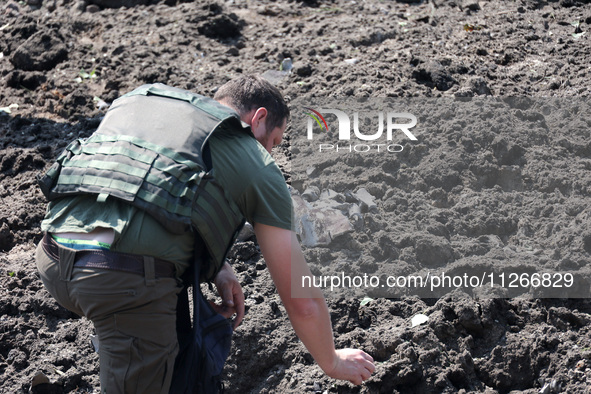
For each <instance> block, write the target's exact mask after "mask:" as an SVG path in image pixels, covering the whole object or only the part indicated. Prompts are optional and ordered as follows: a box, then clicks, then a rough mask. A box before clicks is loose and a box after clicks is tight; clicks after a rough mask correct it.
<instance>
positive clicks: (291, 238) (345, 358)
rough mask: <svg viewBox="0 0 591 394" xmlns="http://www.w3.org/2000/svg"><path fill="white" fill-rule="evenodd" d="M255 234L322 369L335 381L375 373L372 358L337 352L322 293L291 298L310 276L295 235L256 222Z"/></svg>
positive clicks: (356, 381) (355, 352)
mask: <svg viewBox="0 0 591 394" xmlns="http://www.w3.org/2000/svg"><path fill="white" fill-rule="evenodd" d="M255 233H256V236H257V240H258V243H259V245H260V247H261V251H262V252H263V256H264V258H265V262H266V263H267V268H268V269H269V272H270V273H271V277H272V278H273V282H274V283H275V286H276V287H277V291H278V293H279V296H280V297H281V301H282V302H283V305H284V306H285V309H286V310H287V314H288V316H289V319H290V321H291V325H292V326H293V328H294V330H295V332H296V334H297V335H298V337H299V338H300V339H301V341H302V342H303V343H304V345H305V346H306V348H307V349H308V351H309V352H310V354H311V355H312V357H314V360H316V362H317V363H318V365H319V366H320V367H321V368H322V370H323V371H324V372H325V373H326V374H327V375H328V376H330V377H333V378H335V379H342V380H348V381H350V382H351V383H354V384H361V383H362V382H363V381H364V380H366V379H368V378H369V376H370V375H371V373H372V372H373V371H374V370H375V367H374V364H373V358H372V357H371V356H370V355H369V354H367V353H365V352H363V351H361V350H357V349H341V350H335V347H334V339H333V334H332V325H331V322H330V315H329V312H328V308H327V306H326V302H325V301H324V297H323V295H322V292H321V291H320V290H319V289H309V290H310V292H309V294H308V297H306V298H296V297H294V296H293V295H292V281H294V285H296V286H297V285H298V284H301V277H302V276H303V275H311V272H310V269H309V268H308V265H307V264H306V261H305V259H304V255H303V254H302V251H301V249H300V246H299V242H298V240H297V237H296V235H295V233H293V232H292V231H289V230H285V229H281V228H278V227H273V226H267V225H264V224H259V223H257V224H256V225H255Z"/></svg>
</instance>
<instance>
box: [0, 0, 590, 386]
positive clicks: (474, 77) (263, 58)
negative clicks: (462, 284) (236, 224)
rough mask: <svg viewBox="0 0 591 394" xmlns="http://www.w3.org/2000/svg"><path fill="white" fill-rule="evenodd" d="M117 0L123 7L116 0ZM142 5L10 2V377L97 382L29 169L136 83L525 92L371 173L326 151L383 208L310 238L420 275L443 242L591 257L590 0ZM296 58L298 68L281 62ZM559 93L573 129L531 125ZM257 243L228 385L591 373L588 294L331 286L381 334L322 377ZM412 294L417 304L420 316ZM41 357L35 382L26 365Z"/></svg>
mask: <svg viewBox="0 0 591 394" xmlns="http://www.w3.org/2000/svg"><path fill="white" fill-rule="evenodd" d="M122 3H123V4H125V5H127V6H129V7H128V8H126V7H123V8H109V7H113V6H116V5H117V4H122ZM139 3H142V4H139ZM146 3H149V2H148V1H143V2H142V1H139V0H138V1H135V0H89V1H86V2H85V1H78V2H75V1H68V0H57V1H54V0H43V1H41V0H29V1H28V4H27V1H22V2H12V1H6V2H3V3H2V5H1V8H0V36H1V37H2V39H0V86H1V88H0V108H2V110H0V149H1V153H0V199H1V206H2V209H1V210H0V261H1V265H0V289H1V290H0V291H1V292H0V382H1V383H0V385H1V386H0V392H2V393H20V392H28V391H29V390H32V391H33V392H43V393H61V392H98V358H97V355H96V353H94V351H93V349H92V347H91V345H90V336H91V335H92V333H93V330H92V325H91V324H90V323H89V322H88V321H87V320H85V319H79V318H77V317H76V316H74V315H72V314H70V313H68V312H67V311H66V310H64V309H63V308H61V307H60V306H58V305H57V304H56V303H55V302H54V301H53V299H52V298H51V297H50V296H49V295H48V293H47V292H46V291H45V290H44V289H43V287H42V285H41V282H40V280H39V278H38V276H37V274H36V272H35V267H34V261H33V257H32V256H33V251H34V248H35V244H36V243H37V242H38V241H39V239H40V233H39V223H40V221H41V219H42V217H43V215H44V211H45V201H44V199H43V198H42V195H41V193H40V191H39V190H38V188H37V186H36V184H35V175H36V174H37V173H38V172H39V171H42V170H43V169H44V168H46V167H47V165H48V163H49V162H50V161H51V160H52V159H53V158H54V157H55V156H56V155H57V154H58V153H59V151H60V150H61V149H62V148H63V147H64V146H65V145H66V143H67V142H68V141H69V140H71V139H73V138H76V137H84V136H88V135H89V134H90V133H91V132H92V131H93V130H94V128H95V127H96V126H97V125H98V123H99V121H100V118H101V116H102V114H103V113H104V111H105V110H106V107H107V106H108V104H109V103H111V102H112V101H113V100H114V99H115V98H116V97H118V96H119V95H121V94H123V93H125V92H127V91H129V90H131V89H133V88H134V87H136V86H138V85H140V84H142V83H149V82H163V83H168V84H171V85H175V86H178V87H181V88H187V89H192V90H194V91H197V92H200V93H202V94H207V95H209V94H212V93H213V92H214V91H215V89H216V88H217V87H218V86H220V85H221V84H222V83H223V82H225V81H226V80H228V79H229V78H231V77H232V76H234V75H236V74H239V73H264V72H267V71H271V72H270V73H268V74H267V75H269V77H270V78H272V79H274V80H275V81H276V83H277V84H278V86H279V87H280V88H281V89H282V90H283V91H284V92H285V94H286V95H287V96H288V97H289V98H290V100H293V102H294V103H296V100H297V99H303V100H304V101H305V100H308V99H310V100H311V99H312V98H313V97H354V98H360V97H419V98H421V97H422V98H438V97H449V98H457V97H473V96H481V95H490V96H493V97H504V96H517V97H521V98H524V99H523V100H525V101H524V102H520V103H519V105H518V106H516V107H513V109H514V112H513V115H514V116H517V117H524V118H526V119H528V121H529V122H531V123H532V127H531V129H530V130H525V131H523V132H520V133H517V132H515V131H512V130H507V129H505V128H503V127H498V124H488V125H487V124H486V122H485V123H484V125H483V127H478V128H476V127H470V123H469V122H466V123H464V124H462V123H459V124H456V125H455V126H456V127H454V128H442V129H440V130H438V131H437V132H433V134H430V135H421V136H420V138H419V143H418V144H415V145H412V146H410V145H409V148H412V149H407V152H409V153H408V154H406V153H405V154H402V155H399V156H394V157H393V158H392V160H390V161H388V162H385V163H380V169H381V170H382V171H381V172H380V174H376V170H375V169H371V170H369V171H361V172H359V170H358V169H355V167H361V168H362V169H363V168H365V169H367V167H368V166H367V165H368V163H365V162H364V161H363V160H361V161H360V162H356V161H353V162H351V161H350V160H349V161H347V160H335V161H333V162H330V161H329V162H328V164H326V163H325V164H323V168H322V171H324V174H325V175H326V174H354V175H360V178H361V180H362V182H361V184H362V185H363V186H364V187H366V189H367V190H368V192H369V193H370V194H372V195H373V197H374V198H375V202H376V206H377V211H373V212H362V223H361V224H362V225H361V226H358V227H355V230H354V231H353V232H349V233H347V234H346V235H345V236H344V237H345V238H340V239H337V240H336V241H335V242H336V243H333V244H330V245H328V246H323V247H320V248H315V249H309V250H307V251H306V253H307V254H308V255H309V257H314V256H317V257H318V256H319V257H320V258H323V259H331V258H339V257H340V255H339V253H340V250H341V249H342V248H343V247H345V246H347V247H351V245H352V243H353V245H355V244H354V242H357V244H356V245H358V246H357V248H358V250H362V251H366V252H368V253H369V256H370V257H368V259H369V260H367V259H365V260H363V261H360V262H353V264H358V265H359V267H360V269H361V270H366V271H367V270H369V271H370V272H374V271H375V270H376V268H375V267H374V265H376V264H378V263H379V264H378V266H380V267H382V266H384V262H386V261H387V262H388V264H390V266H396V267H402V271H405V272H407V273H412V272H418V271H421V270H425V269H427V268H433V267H436V266H437V265H438V263H439V261H440V260H443V261H445V262H447V263H452V264H453V263H457V264H459V265H460V266H461V264H464V263H465V262H466V261H468V262H470V261H478V262H480V263H482V264H489V265H490V266H491V267H493V268H494V269H495V270H496V272H499V273H500V272H503V270H505V269H507V270H510V269H515V268H518V267H523V266H524V265H525V266H528V267H530V268H531V267H534V268H535V267H536V266H539V267H544V268H548V269H551V270H552V271H553V272H576V273H583V274H584V273H586V272H587V270H588V268H587V267H588V264H589V254H590V252H591V227H590V226H589V215H590V214H591V211H590V208H589V206H590V204H589V193H590V191H591V177H590V176H589V169H590V167H591V161H590V159H591V142H589V141H590V139H589V130H590V129H591V125H590V124H589V122H588V121H586V120H585V118H584V117H582V116H580V117H579V116H578V113H577V111H581V112H580V114H583V113H584V112H583V111H584V110H585V109H586V108H588V107H587V106H586V105H585V102H584V101H583V98H584V97H588V96H589V93H590V92H591V82H589V81H590V80H591V79H590V78H589V74H590V66H589V64H590V63H591V62H590V60H591V59H590V57H591V54H590V51H589V34H590V33H589V26H590V24H591V5H590V4H589V2H588V1H577V0H561V1H548V2H546V1H534V0H520V1H507V2H504V1H499V2H497V1H479V2H477V1H470V0H465V1H453V2H452V1H442V0H435V1H431V2H426V1H424V2H415V3H413V2H411V1H378V0H368V1H344V0H335V1H318V2H311V1H309V2H301V1H231V2H226V3H224V2H213V1H201V0H198V1H194V2H191V1H187V2H179V3H178V4H177V2H176V1H175V0H172V1H166V2H160V3H159V4H146ZM152 3H155V2H152ZM288 57H289V58H290V59H292V61H293V69H292V70H291V73H280V72H278V70H279V69H280V65H281V63H282V61H283V60H284V59H285V58H288ZM550 97H560V98H570V99H572V103H573V104H572V106H569V107H568V108H566V107H564V104H563V105H562V107H560V106H559V108H562V109H564V110H565V111H567V112H568V114H566V115H565V116H567V118H568V119H575V120H577V119H579V118H581V119H582V120H581V121H580V122H579V124H577V125H576V126H575V127H572V128H570V129H568V132H563V131H562V130H563V129H549V128H544V127H538V126H539V122H542V123H543V122H545V121H546V120H548V122H549V121H550V118H551V116H549V114H550V113H551V112H552V111H550V112H549V113H546V112H544V108H543V106H541V105H539V104H538V103H539V102H540V101H539V100H542V101H543V99H544V98H550ZM527 98H533V99H534V100H533V101H528V100H529V99H527ZM579 99H580V100H581V103H579V102H578V101H577V100H579ZM430 100H432V99H430ZM429 102H430V103H432V101H429ZM518 107H519V108H525V109H519V108H518ZM553 108H556V107H553ZM300 110H301V109H300V108H296V107H293V111H294V112H297V111H300ZM518 110H519V111H522V112H519V113H518V112H517V111H518ZM454 114H455V113H454V112H450V116H452V115H454ZM468 115H469V114H468ZM463 116H466V114H464V115H463ZM471 116H474V117H477V114H473V115H471ZM540 117H541V118H540ZM546 118H548V119H546ZM464 119H466V117H464ZM484 120H486V119H484ZM565 130H566V129H565ZM296 131H298V132H299V129H297V127H296V124H295V123H293V124H292V127H291V128H290V130H289V131H288V136H287V137H288V138H287V141H286V144H285V145H284V146H283V147H282V148H280V149H278V150H277V152H276V155H277V158H278V161H279V163H280V164H281V165H282V167H283V168H284V170H285V171H286V175H287V178H288V179H291V175H294V174H290V166H289V160H288V159H289V157H290V155H291V153H290V151H289V150H288V149H287V148H288V146H289V144H290V139H291V137H290V135H291V134H292V133H295V132H296ZM384 174H387V176H386V175H384ZM310 175H313V174H310ZM294 178H295V175H294ZM339 179H341V181H339ZM298 182H300V183H299V184H298V186H302V187H303V186H318V187H324V186H330V187H331V188H333V189H335V191H336V192H338V193H343V194H346V193H347V192H348V191H349V189H351V188H352V187H355V188H357V187H359V186H360V184H359V183H356V184H353V183H350V182H347V181H346V176H343V177H341V178H338V177H337V182H336V184H331V185H327V184H321V183H320V184H318V180H317V179H316V180H314V179H311V178H310V179H305V180H301V179H300V180H298ZM301 191H303V190H301ZM352 191H353V192H357V190H356V189H353V190H352ZM254 241H255V240H254V239H250V240H247V241H245V242H243V243H240V244H238V245H237V247H236V248H235V249H234V250H233V252H232V254H231V256H230V257H231V259H232V260H233V261H234V263H235V267H236V270H237V271H238V275H239V278H240V280H241V281H242V283H243V285H244V290H245V293H246V296H247V304H248V308H249V310H248V315H247V317H246V319H245V321H244V323H243V324H242V325H241V327H240V328H239V329H238V330H237V331H236V333H235V335H234V347H233V351H232V354H231V357H230V359H229V360H228V364H227V367H226V370H225V371H226V372H225V373H226V387H227V389H228V391H229V392H231V393H239V392H253V393H259V392H266V393H273V392H280V391H283V392H293V393H300V392H318V393H323V392H341V393H348V392H372V393H378V392H379V393H393V392H399V393H441V392H445V393H453V392H488V393H495V392H498V393H508V392H511V391H516V392H529V393H538V392H542V393H546V394H547V393H558V392H564V393H586V392H589V391H590V390H589V388H588V387H589V386H591V383H590V382H591V369H590V368H591V333H590V332H589V323H591V303H590V302H589V299H586V298H585V299H575V298H569V299H565V298H561V299H558V298H551V299H546V298H528V299H514V298H490V297H468V296H466V295H464V294H462V293H459V292H454V293H451V294H449V295H446V296H443V297H440V298H425V299H420V298H418V297H414V296H411V295H410V296H405V297H403V298H391V299H386V298H381V297H373V300H372V301H369V302H367V301H368V300H365V302H360V299H359V298H340V299H335V298H331V299H329V306H330V308H331V311H332V320H333V323H334V329H335V336H336V342H337V344H338V345H339V346H357V347H361V348H363V349H364V350H366V351H367V352H369V353H370V354H372V355H373V357H374V358H375V359H376V361H377V371H376V373H375V374H374V376H373V377H372V378H371V379H370V380H369V381H367V382H366V383H365V384H364V385H363V386H360V387H353V386H351V385H349V384H348V383H346V382H337V381H334V380H331V379H329V378H326V377H324V376H323V375H322V373H321V372H320V370H319V369H318V368H317V367H316V366H314V364H313V362H312V360H311V358H310V356H309V355H307V353H306V352H305V349H304V348H303V346H302V345H301V344H300V343H298V341H297V339H296V337H295V335H294V334H293V332H292V330H291V328H290V326H289V323H288V320H287V318H286V314H285V311H284V309H283V308H282V307H281V304H280V301H279V299H278V297H277V295H276V293H275V289H274V287H273V285H272V284H271V281H270V278H269V275H268V272H267V271H266V269H265V266H264V260H263V259H262V258H261V257H260V255H259V254H258V252H257V248H256V246H255V243H254ZM349 257H350V255H349ZM392 257H394V258H392ZM388 259H390V260H388ZM372 267H373V268H372ZM531 269H533V268H531ZM315 270H317V271H315V272H322V267H320V268H315ZM528 272H532V271H531V270H530V271H528ZM588 291H589V289H588V287H587V288H582V289H581V292H582V293H581V294H585V292H588ZM501 295H502V293H501ZM534 295H535V293H534ZM570 296H571V297H572V294H571V295H570ZM418 313H422V314H425V315H427V316H428V317H429V320H428V321H427V322H426V323H424V324H422V325H419V326H416V327H412V326H411V323H410V320H411V318H412V317H413V316H415V315H416V314H418ZM40 373H42V374H43V375H44V376H45V377H46V379H47V380H43V378H42V376H41V375H39V376H38V377H37V379H36V380H35V381H34V377H35V376H36V375H38V374H40ZM33 383H35V384H36V385H35V386H34V387H33V388H32V385H33ZM37 383H41V384H37Z"/></svg>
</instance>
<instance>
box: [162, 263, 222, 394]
mask: <svg viewBox="0 0 591 394" xmlns="http://www.w3.org/2000/svg"><path fill="white" fill-rule="evenodd" d="M192 271H193V276H194V278H193V280H194V284H193V325H192V326H191V319H190V316H189V298H188V291H187V286H185V288H184V289H183V291H182V292H181V294H179V302H178V305H177V335H178V340H179V346H180V349H179V354H178V355H177V357H176V360H175V364H174V372H173V376H172V384H171V387H170V391H169V393H170V394H190V393H191V394H192V393H203V394H217V393H222V392H223V384H222V380H221V374H222V370H223V368H224V364H225V362H226V359H227V358H228V355H229V354H230V346H231V342H232V326H231V324H230V322H229V321H228V319H226V318H225V317H223V316H222V315H220V314H218V313H217V312H215V311H214V309H213V308H212V307H211V305H209V302H208V301H207V300H206V299H205V297H204V296H203V294H202V293H201V288H200V286H199V267H193V269H192Z"/></svg>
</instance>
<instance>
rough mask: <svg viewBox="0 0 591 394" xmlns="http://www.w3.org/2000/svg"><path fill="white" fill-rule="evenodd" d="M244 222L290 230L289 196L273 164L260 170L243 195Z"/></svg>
mask: <svg viewBox="0 0 591 394" xmlns="http://www.w3.org/2000/svg"><path fill="white" fill-rule="evenodd" d="M243 204H244V207H245V216H246V220H248V221H249V222H250V223H253V224H256V223H261V224H266V225H268V226H274V227H279V228H283V229H286V230H291V229H292V226H291V210H292V207H291V195H290V194H289V190H288V189H287V185H286V183H285V179H284V178H283V175H282V174H281V171H280V170H279V168H278V167H277V165H276V164H275V163H272V164H269V165H267V166H265V167H264V168H262V169H261V170H260V171H259V173H258V174H257V176H256V177H254V179H253V180H252V182H251V183H250V185H249V186H248V187H247V188H246V190H245V192H244V194H243Z"/></svg>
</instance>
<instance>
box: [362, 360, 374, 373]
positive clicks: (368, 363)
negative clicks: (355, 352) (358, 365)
mask: <svg viewBox="0 0 591 394" xmlns="http://www.w3.org/2000/svg"><path fill="white" fill-rule="evenodd" d="M363 365H364V366H365V369H367V370H368V371H369V372H370V373H373V372H374V371H375V370H376V366H375V365H374V363H373V362H371V361H369V360H364V361H363Z"/></svg>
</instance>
